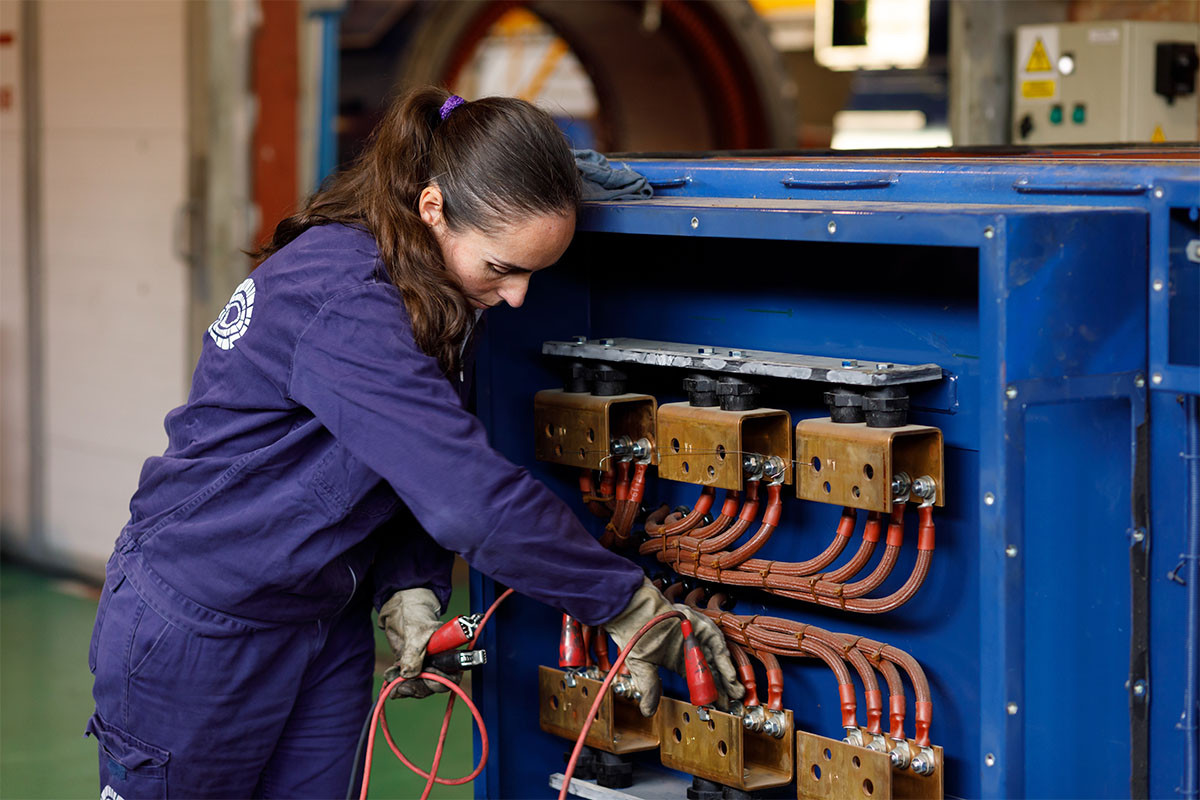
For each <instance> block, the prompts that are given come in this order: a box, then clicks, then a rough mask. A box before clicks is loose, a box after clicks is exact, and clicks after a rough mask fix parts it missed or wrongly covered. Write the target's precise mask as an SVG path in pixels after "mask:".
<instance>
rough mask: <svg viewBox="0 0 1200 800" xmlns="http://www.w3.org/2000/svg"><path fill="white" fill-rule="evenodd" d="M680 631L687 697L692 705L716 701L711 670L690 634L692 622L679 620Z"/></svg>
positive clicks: (707, 704) (694, 638)
mask: <svg viewBox="0 0 1200 800" xmlns="http://www.w3.org/2000/svg"><path fill="white" fill-rule="evenodd" d="M679 629H680V632H681V633H683V663H684V672H685V674H686V676H687V685H688V698H689V699H690V700H691V703H692V705H694V706H711V705H712V704H713V703H715V702H716V701H717V685H716V683H714V682H713V676H712V670H711V669H709V667H708V662H707V661H705V660H704V653H702V652H701V651H700V645H699V644H697V643H696V637H695V636H693V635H692V623H691V622H690V621H688V620H686V619H685V620H681V621H680V623H679Z"/></svg>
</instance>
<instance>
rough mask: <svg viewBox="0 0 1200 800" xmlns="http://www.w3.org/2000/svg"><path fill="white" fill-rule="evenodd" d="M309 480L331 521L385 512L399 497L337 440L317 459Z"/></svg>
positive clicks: (359, 517)
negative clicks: (328, 512)
mask: <svg viewBox="0 0 1200 800" xmlns="http://www.w3.org/2000/svg"><path fill="white" fill-rule="evenodd" d="M311 481H312V487H313V489H314V490H315V491H316V494H317V496H318V497H320V498H321V500H322V501H323V502H324V504H325V505H326V507H327V508H328V509H329V510H330V511H331V512H332V514H333V520H334V521H340V520H343V519H346V518H347V517H354V518H356V519H364V520H367V519H376V518H380V517H384V516H388V515H390V514H391V513H392V512H393V511H395V509H396V506H398V505H399V504H400V498H399V497H397V496H396V493H395V492H394V491H393V490H392V488H391V487H390V486H388V485H387V483H386V482H385V481H384V480H383V478H381V477H379V474H378V473H376V472H374V471H373V470H371V468H370V467H368V466H367V465H366V464H364V463H362V462H361V461H359V460H358V459H357V458H355V457H354V456H353V455H351V453H350V451H349V450H347V449H346V448H344V447H342V445H340V444H337V443H334V445H333V446H332V447H331V448H330V450H329V452H328V453H326V454H325V455H324V457H322V458H321V460H320V461H319V462H318V463H317V466H316V467H315V468H314V470H313V474H312V479H311Z"/></svg>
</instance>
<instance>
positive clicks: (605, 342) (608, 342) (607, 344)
mask: <svg viewBox="0 0 1200 800" xmlns="http://www.w3.org/2000/svg"><path fill="white" fill-rule="evenodd" d="M600 344H602V345H604V346H605V347H612V346H613V345H614V344H615V342H613V340H612V339H601V340H600Z"/></svg>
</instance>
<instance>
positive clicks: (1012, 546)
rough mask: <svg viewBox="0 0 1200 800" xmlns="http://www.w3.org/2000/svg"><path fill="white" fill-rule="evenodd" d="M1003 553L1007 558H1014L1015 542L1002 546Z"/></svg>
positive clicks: (1015, 551) (1015, 555) (1015, 554)
mask: <svg viewBox="0 0 1200 800" xmlns="http://www.w3.org/2000/svg"><path fill="white" fill-rule="evenodd" d="M1004 555H1006V556H1008V557H1009V558H1016V557H1017V546H1016V545H1015V544H1010V545H1009V546H1008V547H1006V548H1004Z"/></svg>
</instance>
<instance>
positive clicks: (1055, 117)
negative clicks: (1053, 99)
mask: <svg viewBox="0 0 1200 800" xmlns="http://www.w3.org/2000/svg"><path fill="white" fill-rule="evenodd" d="M1062 120H1063V108H1062V106H1060V105H1058V104H1057V103H1055V104H1054V106H1052V107H1051V109H1050V124H1052V125H1062Z"/></svg>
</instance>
